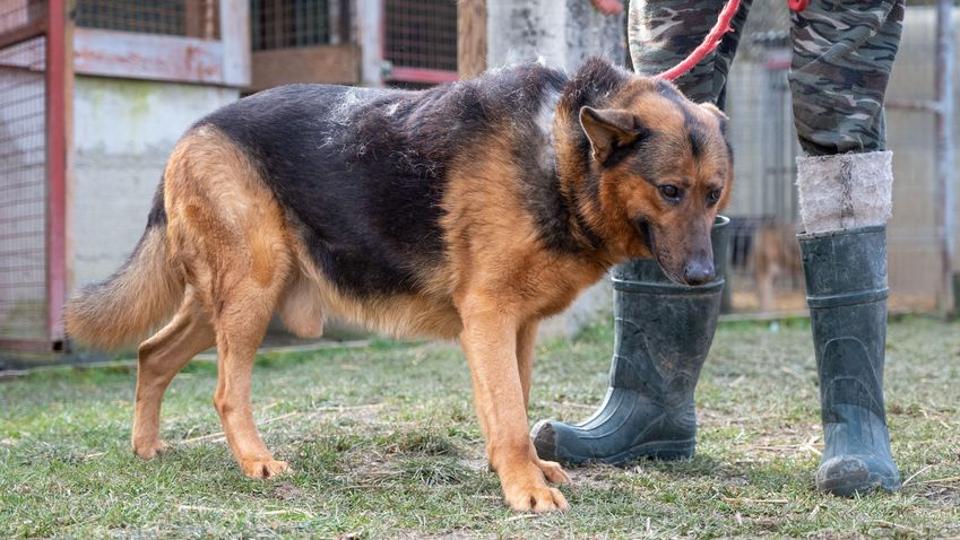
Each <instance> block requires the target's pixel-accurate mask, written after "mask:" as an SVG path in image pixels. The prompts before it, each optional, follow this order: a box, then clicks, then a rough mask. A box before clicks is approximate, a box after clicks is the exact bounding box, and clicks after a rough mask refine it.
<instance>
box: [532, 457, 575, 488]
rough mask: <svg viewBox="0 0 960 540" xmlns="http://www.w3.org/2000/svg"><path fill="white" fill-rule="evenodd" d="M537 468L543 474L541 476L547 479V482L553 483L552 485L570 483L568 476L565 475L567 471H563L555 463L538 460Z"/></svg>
mask: <svg viewBox="0 0 960 540" xmlns="http://www.w3.org/2000/svg"><path fill="white" fill-rule="evenodd" d="M537 466H539V467H540V471H541V472H542V473H543V476H545V477H546V478H547V481H548V482H553V483H554V484H569V483H570V476H569V475H567V471H565V470H563V467H561V466H560V464H559V463H557V462H556V461H547V460H544V459H539V458H538V459H537Z"/></svg>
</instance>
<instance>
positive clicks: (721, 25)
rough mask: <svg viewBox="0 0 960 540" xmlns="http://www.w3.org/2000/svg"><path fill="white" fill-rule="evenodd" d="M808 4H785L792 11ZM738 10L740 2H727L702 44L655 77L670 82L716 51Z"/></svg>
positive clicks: (804, 0) (797, 0) (800, 0)
mask: <svg viewBox="0 0 960 540" xmlns="http://www.w3.org/2000/svg"><path fill="white" fill-rule="evenodd" d="M809 3H810V0H787V4H788V5H789V6H790V9H791V10H793V11H803V10H804V9H806V8H807V5H808V4H809ZM739 8H740V0H728V2H727V5H725V6H723V11H721V12H720V17H718V18H717V24H715V25H713V28H711V29H710V33H708V34H707V37H705V38H703V43H701V44H700V45H698V46H697V48H696V49H694V50H693V52H691V53H690V55H689V56H687V57H686V58H684V59H683V61H682V62H680V63H679V64H677V65H675V66H673V67H672V68H670V69H668V70H666V71H664V72H663V73H660V74H658V75H656V77H657V78H658V79H666V80H668V81H672V80H674V79H676V78H677V77H680V76H681V75H683V74H685V73H687V72H688V71H690V70H691V69H693V66H695V65H697V64H698V63H699V62H700V61H701V60H703V59H704V58H705V57H706V56H707V55H708V54H710V53H712V52H713V51H714V50H716V48H717V46H718V45H720V39H721V38H723V35H724V34H726V33H727V32H729V31H731V30H733V27H731V26H730V23H731V22H732V21H733V17H734V15H736V14H737V10H738V9H739Z"/></svg>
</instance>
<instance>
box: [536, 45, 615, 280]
mask: <svg viewBox="0 0 960 540" xmlns="http://www.w3.org/2000/svg"><path fill="white" fill-rule="evenodd" d="M629 80H630V74H629V73H627V72H626V71H624V70H622V69H619V68H616V67H614V66H612V65H611V64H610V63H609V62H607V61H605V60H602V59H600V58H591V59H590V60H587V62H586V63H584V64H583V66H582V67H581V68H580V69H579V70H577V72H576V73H575V74H574V76H573V77H572V78H571V79H570V80H569V81H568V82H567V83H566V85H565V86H564V88H563V91H562V93H561V96H560V99H559V101H558V103H557V109H556V116H555V118H554V125H553V130H554V141H555V146H554V148H555V152H556V159H557V164H556V165H557V167H556V168H557V175H558V177H559V184H560V190H561V193H562V194H563V196H564V198H565V199H566V200H567V201H568V204H569V205H570V208H571V209H573V213H574V214H575V215H574V216H572V219H574V221H575V224H574V225H575V226H574V227H572V231H573V234H574V235H577V236H579V237H580V238H578V240H579V241H580V243H582V244H583V245H587V246H591V247H592V248H593V250H594V251H596V252H597V255H598V256H601V257H604V258H607V259H610V261H609V264H614V263H615V262H616V260H617V259H620V258H622V254H618V253H615V251H616V250H615V249H613V250H612V246H609V245H605V244H606V243H605V242H604V241H603V239H604V237H608V231H609V228H610V226H609V223H607V221H608V220H606V219H604V217H605V216H604V215H603V212H602V211H601V207H600V173H599V170H598V169H597V167H596V165H594V164H593V162H592V158H591V155H590V154H591V151H590V141H589V140H588V139H587V136H586V134H585V133H584V132H583V129H582V128H581V126H580V119H579V114H580V109H581V108H582V107H584V106H590V107H594V108H604V107H607V106H609V104H610V102H611V100H612V99H613V97H614V96H615V95H616V94H617V93H618V92H619V91H620V90H622V89H623V88H624V87H625V86H626V85H627V84H628V82H629Z"/></svg>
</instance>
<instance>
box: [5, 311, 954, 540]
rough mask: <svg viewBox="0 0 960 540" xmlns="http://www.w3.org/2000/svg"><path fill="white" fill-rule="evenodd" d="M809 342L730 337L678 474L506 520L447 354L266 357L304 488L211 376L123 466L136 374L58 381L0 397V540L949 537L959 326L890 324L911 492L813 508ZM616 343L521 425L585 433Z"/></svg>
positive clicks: (269, 410)
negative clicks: (16, 539)
mask: <svg viewBox="0 0 960 540" xmlns="http://www.w3.org/2000/svg"><path fill="white" fill-rule="evenodd" d="M809 333H810V329H809V327H808V326H807V325H806V323H804V322H798V323H792V324H781V325H777V326H773V327H771V326H770V325H769V324H758V323H737V324H726V325H721V328H720V330H719V331H718V334H717V338H716V341H715V344H714V348H713V351H712V353H711V359H710V360H709V361H708V363H707V367H706V368H705V372H704V377H703V379H702V381H701V384H700V387H699V388H698V405H699V414H700V423H701V431H700V446H699V448H698V454H697V456H696V458H694V459H693V460H692V461H689V462H681V463H661V462H651V461H645V462H639V463H637V464H635V465H633V466H630V467H627V468H624V469H618V468H612V467H602V466H591V467H583V468H577V469H573V470H572V475H573V477H574V485H573V486H571V487H569V488H564V492H565V493H566V494H567V497H568V499H569V500H570V503H571V505H572V510H571V511H570V512H569V513H567V514H565V515H554V516H547V517H539V516H532V515H515V514H512V513H510V512H509V511H507V510H506V509H505V508H504V507H503V505H502V504H501V502H500V494H499V487H498V483H497V481H496V478H495V476H494V475H493V474H492V473H489V472H487V470H486V465H485V461H484V460H483V456H482V451H483V444H482V441H481V439H480V434H479V430H478V427H477V423H476V421H475V419H474V416H473V407H472V404H471V402H470V385H469V375H468V373H467V370H466V366H465V364H464V362H463V360H462V358H461V356H460V354H459V352H458V351H457V349H456V348H455V347H453V346H452V345H446V344H420V345H410V344H397V343H392V342H379V341H375V342H373V344H372V345H371V346H370V347H368V348H363V349H347V350H323V351H317V352H292V353H290V352H288V353H282V354H267V355H264V356H263V357H262V358H261V360H260V362H259V364H258V367H257V370H256V375H255V389H254V397H255V407H256V410H257V417H258V418H259V423H260V425H261V427H262V430H263V433H264V436H265V438H266V440H267V441H268V444H270V445H271V446H272V447H273V448H274V449H275V451H276V453H277V454H278V455H279V456H280V457H281V458H282V459H287V460H289V461H290V462H291V464H292V465H293V467H294V468H295V470H296V472H295V473H294V474H292V475H290V476H288V477H284V478H280V479H277V480H272V481H267V482H253V481H249V480H246V479H245V478H243V477H242V476H241V474H240V473H239V471H238V469H237V467H236V466H235V465H234V463H233V460H232V459H231V457H230V455H229V452H228V451H227V448H226V446H225V443H224V442H223V438H222V436H221V434H220V426H219V422H218V420H217V416H216V413H215V412H214V410H213V407H212V405H211V396H212V394H213V388H214V381H215V377H216V373H215V366H214V365H213V364H212V363H210V362H199V361H198V362H195V363H194V364H192V365H191V366H189V367H188V369H187V371H186V372H184V373H183V374H181V375H180V376H179V377H178V378H177V379H176V380H175V381H174V383H173V386H172V388H171V391H170V392H169V393H168V397H167V400H166V402H165V407H164V423H163V433H164V436H165V437H166V439H167V440H168V441H169V442H170V443H172V445H173V447H174V450H173V451H172V452H171V453H169V454H166V455H164V456H162V457H161V458H160V459H158V460H156V461H153V462H148V463H145V462H141V461H138V460H137V459H135V458H134V457H133V455H132V453H131V452H130V450H129V446H128V440H127V437H128V433H129V429H130V418H131V413H132V407H131V398H132V394H133V382H134V377H135V373H134V372H133V371H132V370H130V369H128V368H124V367H120V368H109V369H105V368H96V369H70V368H63V369H55V370H46V371H43V372H39V373H35V374H32V375H29V376H27V377H23V378H18V379H15V380H12V381H5V382H0V411H2V414H0V537H11V536H70V537H103V536H121V537H125V536H144V535H145V536H151V537H152V536H168V537H199V536H203V537H207V536H233V537H236V536H240V535H245V536H312V537H336V536H342V537H382V536H410V537H423V536H474V535H476V536H485V537H489V536H518V537H531V538H537V537H583V536H612V537H637V536H650V537H678V536H681V537H683V536H685V537H714V536H738V535H744V536H751V537H754V536H764V535H775V536H788V537H796V536H820V537H831V538H835V537H849V536H864V535H866V536H877V535H879V536H897V537H931V536H944V537H958V536H960V419H958V418H960V416H958V410H960V325H958V324H945V323H941V322H937V321H932V320H925V319H908V320H902V321H900V322H896V323H894V324H892V325H891V327H890V332H889V340H888V363H889V368H888V370H887V388H888V392H887V395H888V408H889V411H890V415H889V416H890V424H891V431H892V433H893V448H894V454H895V456H896V458H897V460H898V462H899V464H900V467H901V471H902V474H903V478H904V479H905V485H904V489H903V491H902V492H901V493H899V494H897V495H893V496H885V495H880V496H868V497H863V498H860V499H852V500H843V499H837V498H834V497H830V496H824V495H821V494H819V493H817V492H816V491H815V490H814V488H813V471H814V469H815V467H816V465H817V462H818V454H819V452H820V450H821V448H822V441H821V431H820V426H819V417H818V397H817V392H818V390H817V386H816V373H815V371H814V359H813V351H812V348H811V344H810V337H809ZM611 348H612V330H611V327H610V326H609V325H607V324H601V325H597V326H595V327H593V328H591V329H590V330H589V331H587V332H585V333H584V334H583V335H582V336H580V337H579V338H578V339H577V340H575V341H574V342H573V343H567V342H560V341H557V342H553V343H549V344H547V345H545V346H541V347H540V350H539V357H538V368H537V372H536V382H535V385H534V391H533V399H532V401H533V406H532V410H531V421H533V420H535V419H538V418H542V417H546V416H549V417H559V418H562V419H567V420H575V419H580V418H583V417H585V416H587V415H589V414H590V412H592V410H593V408H594V407H595V406H596V405H597V404H598V403H599V401H600V400H601V399H602V397H603V392H604V387H605V384H606V374H607V369H608V361H609V355H610V352H611Z"/></svg>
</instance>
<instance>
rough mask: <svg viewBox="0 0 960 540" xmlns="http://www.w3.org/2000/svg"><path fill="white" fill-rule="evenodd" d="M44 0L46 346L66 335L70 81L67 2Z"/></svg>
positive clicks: (59, 342) (58, 347) (60, 342)
mask: <svg viewBox="0 0 960 540" xmlns="http://www.w3.org/2000/svg"><path fill="white" fill-rule="evenodd" d="M69 1H70V0H49V1H48V3H47V22H48V25H47V43H46V55H47V58H46V66H45V70H46V72H45V74H44V79H45V81H46V82H45V86H46V89H45V90H46V91H45V98H46V129H47V156H46V158H47V248H46V251H47V331H48V337H49V341H50V345H51V348H52V349H53V350H62V349H63V342H64V339H65V338H66V334H65V332H64V327H63V305H64V302H65V301H66V294H67V154H68V152H69V148H68V145H67V142H68V140H69V135H68V126H69V125H70V124H71V121H70V119H69V115H70V103H69V100H70V99H71V96H70V93H71V92H69V90H70V89H72V88H73V84H72V80H71V79H72V76H71V74H72V71H73V70H72V68H71V64H72V61H73V59H72V55H71V54H70V51H71V47H72V43H71V41H72V40H71V39H70V37H71V32H70V31H69V26H70V24H71V22H70V21H69V17H70V14H69V11H68V7H69V6H68V3H69Z"/></svg>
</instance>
